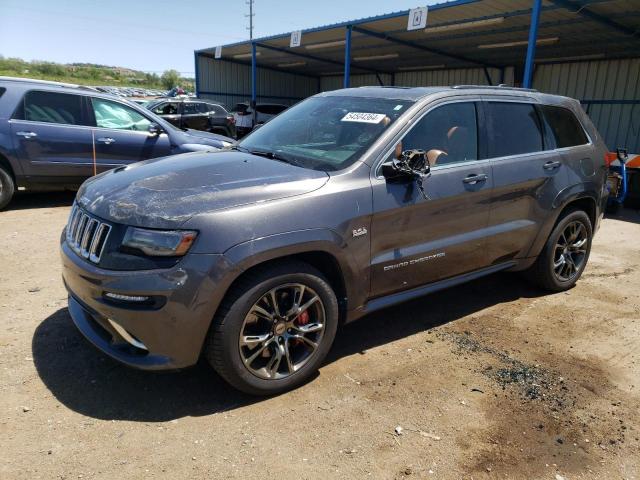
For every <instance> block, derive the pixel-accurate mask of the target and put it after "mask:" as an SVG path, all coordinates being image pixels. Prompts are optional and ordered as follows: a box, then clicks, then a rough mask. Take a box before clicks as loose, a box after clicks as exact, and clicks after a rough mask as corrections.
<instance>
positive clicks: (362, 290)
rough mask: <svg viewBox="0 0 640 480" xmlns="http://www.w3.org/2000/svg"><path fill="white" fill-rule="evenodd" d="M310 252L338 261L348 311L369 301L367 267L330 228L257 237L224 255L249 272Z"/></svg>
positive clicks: (234, 247)
mask: <svg viewBox="0 0 640 480" xmlns="http://www.w3.org/2000/svg"><path fill="white" fill-rule="evenodd" d="M310 252H322V253H327V254H329V255H331V256H332V257H333V258H334V259H335V260H336V262H337V264H338V266H339V267H340V270H341V273H342V277H343V282H344V285H345V289H346V294H347V299H348V305H347V310H352V309H354V308H356V307H357V306H359V305H362V304H363V303H364V302H365V300H366V297H367V295H368V293H369V292H368V287H369V279H368V273H366V272H367V270H366V269H363V268H360V267H359V266H358V265H357V262H356V260H355V259H354V257H353V256H352V255H351V254H350V253H349V250H348V249H347V242H346V241H345V239H344V238H342V236H341V235H339V234H338V233H337V232H335V231H333V230H330V229H326V228H317V229H316V228H314V229H305V230H296V231H291V232H286V233H279V234H275V235H269V236H266V237H262V238H256V239H253V240H249V241H246V242H244V243H240V244H238V245H235V246H233V247H231V248H229V249H228V250H227V251H226V252H224V256H225V257H226V258H227V259H228V260H229V261H230V262H232V263H233V264H234V265H236V266H237V267H239V268H240V269H242V270H243V271H246V270H248V269H249V268H251V267H253V266H255V265H258V264H260V263H264V262H267V261H269V260H275V259H278V258H283V257H288V256H292V255H299V254H304V253H310Z"/></svg>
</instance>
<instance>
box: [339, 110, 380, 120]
mask: <svg viewBox="0 0 640 480" xmlns="http://www.w3.org/2000/svg"><path fill="white" fill-rule="evenodd" d="M384 117H386V115H385V114H384V113H364V112H349V113H347V114H346V115H345V116H344V117H342V120H340V121H341V122H361V123H380V122H381V121H382V120H383V119H384Z"/></svg>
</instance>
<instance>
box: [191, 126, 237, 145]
mask: <svg viewBox="0 0 640 480" xmlns="http://www.w3.org/2000/svg"><path fill="white" fill-rule="evenodd" d="M182 135H183V136H184V137H185V138H187V139H190V140H189V141H188V142H187V143H203V142H206V144H207V145H210V144H211V145H213V144H215V145H221V144H222V142H227V143H235V142H236V141H235V140H234V139H233V138H229V137H225V136H224V135H218V134H216V133H209V132H203V131H201V130H192V129H190V128H189V129H187V130H186V131H183V132H182Z"/></svg>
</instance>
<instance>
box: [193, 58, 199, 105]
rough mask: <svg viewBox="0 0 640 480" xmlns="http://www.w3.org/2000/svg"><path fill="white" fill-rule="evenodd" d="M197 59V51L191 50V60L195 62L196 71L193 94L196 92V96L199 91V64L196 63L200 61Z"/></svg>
mask: <svg viewBox="0 0 640 480" xmlns="http://www.w3.org/2000/svg"><path fill="white" fill-rule="evenodd" d="M198 60H199V58H198V52H195V51H194V52H193V61H194V63H195V70H196V72H195V75H196V79H195V88H196V91H195V94H196V97H198V92H199V91H200V66H199V65H198V64H199V63H200V62H199V61H198Z"/></svg>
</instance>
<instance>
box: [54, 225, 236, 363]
mask: <svg viewBox="0 0 640 480" xmlns="http://www.w3.org/2000/svg"><path fill="white" fill-rule="evenodd" d="M60 249H61V256H62V278H63V281H64V284H65V287H66V288H67V291H68V292H69V313H70V314H71V318H72V319H73V322H74V323H75V324H76V326H77V327H78V329H79V330H80V332H81V333H82V334H83V335H84V336H85V337H86V338H87V339H88V340H89V341H90V342H91V343H92V344H93V345H95V346H96V347H97V348H99V349H100V350H102V351H103V352H105V353H106V354H108V355H109V356H111V357H113V358H114V359H116V360H118V361H120V362H122V363H125V364H127V365H129V366H132V367H136V368H141V369H146V370H162V369H176V368H184V367H188V366H191V365H194V364H195V363H196V362H197V361H198V358H199V356H200V352H201V350H202V345H203V342H204V340H205V338H206V335H207V331H208V330H209V325H210V324H211V320H212V318H213V315H214V313H215V311H216V309H217V307H218V305H219V303H220V301H221V300H222V297H223V295H224V293H225V292H226V290H227V288H228V287H229V285H230V283H231V281H232V280H233V278H235V276H236V275H237V273H238V271H237V270H236V267H234V266H233V265H232V264H231V263H229V262H228V261H227V259H226V258H225V257H224V256H223V255H205V254H192V255H186V256H185V257H184V258H183V259H182V260H181V261H180V262H179V263H178V264H177V265H175V266H174V267H172V268H170V269H163V270H145V271H126V272H125V271H112V270H105V269H101V268H98V267H96V266H95V265H93V264H91V263H89V262H87V261H85V260H84V259H82V258H80V257H79V256H78V255H76V253H75V252H74V251H73V250H71V249H70V248H69V246H68V245H67V244H66V242H65V241H64V236H63V238H62V241H61V246H60ZM106 292H111V293H116V294H122V295H131V296H153V297H154V298H157V299H159V300H160V301H158V302H156V303H155V304H154V305H150V306H144V305H137V304H135V303H128V302H120V301H119V302H114V301H112V300H109V299H107V298H105V297H104V294H105V293H106ZM108 319H111V320H112V321H114V322H115V323H117V325H119V326H120V327H121V328H123V329H124V330H126V332H128V334H129V335H131V336H132V337H134V338H135V339H137V340H138V341H139V342H141V343H142V344H144V346H145V347H146V350H143V349H141V348H136V347H134V346H133V345H131V343H129V342H128V341H127V340H126V339H125V338H124V337H123V336H122V335H121V334H120V333H118V331H117V329H115V328H114V327H113V326H112V324H111V323H110V322H109V321H108Z"/></svg>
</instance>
